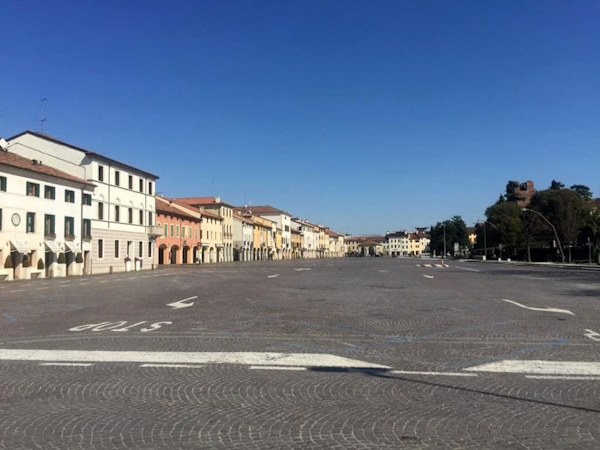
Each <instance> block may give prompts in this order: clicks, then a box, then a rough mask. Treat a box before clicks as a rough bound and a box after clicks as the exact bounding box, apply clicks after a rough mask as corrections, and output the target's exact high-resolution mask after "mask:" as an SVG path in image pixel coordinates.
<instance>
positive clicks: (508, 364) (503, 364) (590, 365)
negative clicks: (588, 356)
mask: <svg viewBox="0 0 600 450" xmlns="http://www.w3.org/2000/svg"><path fill="white" fill-rule="evenodd" d="M464 370H468V371H473V372H501V373H531V374H541V375H600V362H581V361H521V360H510V359H505V360H503V361H497V362H493V363H488V364H483V365H481V366H475V367H469V368H467V369H464Z"/></svg>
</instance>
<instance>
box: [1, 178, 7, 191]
mask: <svg viewBox="0 0 600 450" xmlns="http://www.w3.org/2000/svg"><path fill="white" fill-rule="evenodd" d="M0 191H1V192H6V177H0Z"/></svg>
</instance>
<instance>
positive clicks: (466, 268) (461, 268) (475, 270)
mask: <svg viewBox="0 0 600 450" xmlns="http://www.w3.org/2000/svg"><path fill="white" fill-rule="evenodd" d="M454 268H455V269H460V270H468V271H470V272H481V270H479V269H471V268H469V267H458V266H454Z"/></svg>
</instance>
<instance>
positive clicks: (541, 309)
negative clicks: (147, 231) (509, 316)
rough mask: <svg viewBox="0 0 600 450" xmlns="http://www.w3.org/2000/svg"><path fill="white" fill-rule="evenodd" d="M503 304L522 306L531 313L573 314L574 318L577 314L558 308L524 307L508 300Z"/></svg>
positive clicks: (522, 306) (504, 300)
mask: <svg viewBox="0 0 600 450" xmlns="http://www.w3.org/2000/svg"><path fill="white" fill-rule="evenodd" d="M502 301H503V302H508V303H512V304H513V305H517V306H520V307H521V308H525V309H529V310H531V311H542V312H555V313H561V314H571V315H572V316H574V315H575V314H574V313H572V312H571V311H569V310H568V309H558V308H534V307H532V306H526V305H522V304H521V303H517V302H514V301H512V300H507V299H505V298H503V299H502Z"/></svg>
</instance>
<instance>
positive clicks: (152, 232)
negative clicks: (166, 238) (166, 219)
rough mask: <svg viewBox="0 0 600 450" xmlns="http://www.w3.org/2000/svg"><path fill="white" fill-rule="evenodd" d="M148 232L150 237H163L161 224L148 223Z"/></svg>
mask: <svg viewBox="0 0 600 450" xmlns="http://www.w3.org/2000/svg"><path fill="white" fill-rule="evenodd" d="M146 233H147V234H148V236H150V237H161V236H162V235H163V228H162V226H161V225H148V226H147V227H146Z"/></svg>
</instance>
